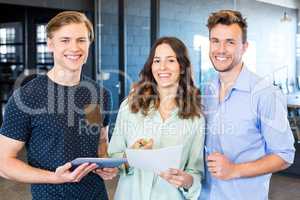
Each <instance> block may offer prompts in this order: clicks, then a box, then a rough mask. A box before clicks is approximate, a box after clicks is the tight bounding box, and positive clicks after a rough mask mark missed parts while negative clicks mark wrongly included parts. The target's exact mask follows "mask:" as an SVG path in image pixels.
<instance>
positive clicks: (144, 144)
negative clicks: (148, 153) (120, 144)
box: [131, 138, 153, 149]
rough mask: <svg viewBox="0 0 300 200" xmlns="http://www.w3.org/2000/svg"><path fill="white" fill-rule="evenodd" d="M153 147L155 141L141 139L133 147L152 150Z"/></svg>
mask: <svg viewBox="0 0 300 200" xmlns="http://www.w3.org/2000/svg"><path fill="white" fill-rule="evenodd" d="M152 147H153V139H152V138H151V139H149V140H147V139H143V138H141V139H139V140H137V141H136V142H135V143H134V144H133V145H132V146H131V148H132V149H152Z"/></svg>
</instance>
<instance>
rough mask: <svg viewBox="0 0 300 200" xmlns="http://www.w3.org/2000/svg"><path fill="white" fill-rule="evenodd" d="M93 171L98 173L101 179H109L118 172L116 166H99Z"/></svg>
mask: <svg viewBox="0 0 300 200" xmlns="http://www.w3.org/2000/svg"><path fill="white" fill-rule="evenodd" d="M94 173H96V174H98V175H99V176H101V178H102V179H103V180H111V179H113V178H114V177H116V176H117V175H118V173H119V169H118V168H116V167H115V168H102V169H101V168H99V169H96V170H95V171H94Z"/></svg>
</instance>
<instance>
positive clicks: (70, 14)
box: [46, 11, 94, 42]
mask: <svg viewBox="0 0 300 200" xmlns="http://www.w3.org/2000/svg"><path fill="white" fill-rule="evenodd" d="M73 23H75V24H80V23H83V24H84V25H85V26H86V28H87V29H88V32H89V40H90V42H92V41H93V40H94V29H93V25H92V23H91V21H90V20H89V19H88V18H87V17H86V15H85V14H83V13H81V12H77V11H64V12H61V13H59V14H57V15H56V16H55V17H53V18H52V19H51V20H50V21H49V23H48V24H47V28H46V33H47V37H48V38H52V37H53V32H55V31H57V30H58V29H60V28H61V27H63V26H65V25H69V24H73Z"/></svg>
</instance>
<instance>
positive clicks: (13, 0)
mask: <svg viewBox="0 0 300 200" xmlns="http://www.w3.org/2000/svg"><path fill="white" fill-rule="evenodd" d="M0 3H5V4H12V5H22V6H34V7H44V8H56V9H64V10H83V11H91V10H93V1H92V0H26V1H24V0H0Z"/></svg>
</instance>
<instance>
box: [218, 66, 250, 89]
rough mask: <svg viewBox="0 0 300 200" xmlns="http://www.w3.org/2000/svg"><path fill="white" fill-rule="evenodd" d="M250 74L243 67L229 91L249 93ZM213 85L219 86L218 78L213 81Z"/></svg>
mask: <svg viewBox="0 0 300 200" xmlns="http://www.w3.org/2000/svg"><path fill="white" fill-rule="evenodd" d="M250 73H251V72H250V71H249V70H248V69H247V68H246V67H245V66H243V67H242V69H241V72H240V74H239V75H238V78H237V79H236V81H235V83H234V85H233V86H232V88H231V89H236V90H240V91H246V92H250ZM214 84H215V85H216V86H220V78H219V77H218V78H216V79H215V80H214Z"/></svg>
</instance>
